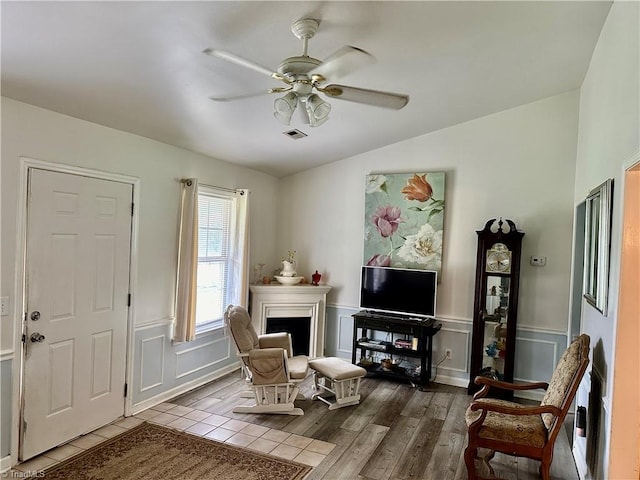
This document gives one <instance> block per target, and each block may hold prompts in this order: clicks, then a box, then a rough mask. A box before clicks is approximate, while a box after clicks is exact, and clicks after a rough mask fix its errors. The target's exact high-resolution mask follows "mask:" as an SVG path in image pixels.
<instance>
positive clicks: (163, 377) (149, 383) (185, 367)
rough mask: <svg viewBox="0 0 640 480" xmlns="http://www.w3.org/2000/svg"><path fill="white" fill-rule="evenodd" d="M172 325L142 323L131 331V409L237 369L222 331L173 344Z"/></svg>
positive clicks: (145, 406) (226, 337) (168, 396)
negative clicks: (132, 362) (133, 337)
mask: <svg viewBox="0 0 640 480" xmlns="http://www.w3.org/2000/svg"><path fill="white" fill-rule="evenodd" d="M171 329H172V324H171V323H167V322H165V321H158V322H157V324H156V325H155V326H154V325H153V324H150V323H145V324H144V325H142V326H141V327H140V328H136V331H135V340H134V341H135V346H134V359H133V361H134V364H133V371H134V373H133V376H134V378H133V388H132V389H131V394H132V395H133V410H134V411H139V409H141V408H143V407H144V408H147V407H148V406H151V405H153V404H155V403H160V402H163V401H165V400H167V399H168V398H170V397H171V396H175V395H179V394H180V393H183V392H186V391H188V390H190V389H192V388H195V387H197V386H198V385H201V384H204V383H206V382H207V381H210V380H212V379H213V378H216V377H217V376H221V375H223V374H226V373H228V372H229V371H230V370H232V369H233V368H236V365H238V366H239V363H238V358H237V356H236V354H235V347H232V345H231V343H230V342H229V337H228V336H227V335H226V334H225V330H224V329H222V328H221V329H218V330H214V331H211V332H206V333H203V334H200V335H198V337H197V338H196V339H195V340H194V341H193V342H185V343H180V344H176V345H174V344H173V342H172V341H171Z"/></svg>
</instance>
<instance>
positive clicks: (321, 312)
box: [249, 284, 331, 358]
mask: <svg viewBox="0 0 640 480" xmlns="http://www.w3.org/2000/svg"><path fill="white" fill-rule="evenodd" d="M249 290H250V291H251V323H252V324H253V328H254V329H255V330H256V332H258V333H259V334H263V333H265V332H266V331H267V318H283V317H305V318H310V319H311V329H310V331H311V333H310V338H309V357H310V358H316V357H322V356H324V337H325V309H326V303H327V293H329V290H331V287H330V286H329V285H280V284H272V285H250V286H249Z"/></svg>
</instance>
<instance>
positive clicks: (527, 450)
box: [464, 334, 589, 480]
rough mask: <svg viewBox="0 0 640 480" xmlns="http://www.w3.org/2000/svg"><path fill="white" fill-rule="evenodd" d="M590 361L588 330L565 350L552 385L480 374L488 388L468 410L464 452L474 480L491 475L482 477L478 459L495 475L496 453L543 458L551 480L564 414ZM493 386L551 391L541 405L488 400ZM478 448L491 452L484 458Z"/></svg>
mask: <svg viewBox="0 0 640 480" xmlns="http://www.w3.org/2000/svg"><path fill="white" fill-rule="evenodd" d="M588 364H589V336H588V335H584V334H583V335H580V336H579V337H578V338H576V339H575V340H574V341H573V342H571V345H569V347H568V348H567V349H566V350H565V352H564V354H563V355H562V358H560V361H559V362H558V365H557V366H556V369H555V371H554V372H553V376H552V377H551V381H550V382H549V383H548V384H547V383H546V382H536V383H524V384H513V383H508V382H501V381H498V380H494V379H491V378H488V377H476V378H475V380H474V382H475V383H476V384H477V385H482V389H481V390H480V391H478V393H476V394H475V395H474V397H473V401H472V402H471V405H470V406H469V408H468V409H467V412H466V414H465V420H466V423H467V427H468V433H469V443H468V445H467V448H466V449H465V451H464V460H465V463H466V466H467V474H468V478H469V480H476V479H478V480H481V479H484V478H485V477H479V476H477V475H476V465H475V460H476V459H480V460H482V462H483V463H484V465H485V467H486V468H487V469H488V470H489V472H490V475H491V477H492V478H493V477H495V473H494V471H493V468H491V465H489V461H490V460H491V459H492V458H493V456H494V454H495V452H496V451H497V452H501V453H504V454H507V455H513V456H516V457H527V458H531V459H534V460H539V461H540V462H541V463H540V475H541V476H542V478H543V480H548V479H549V470H550V468H551V461H552V459H553V446H554V443H555V440H556V438H557V436H558V434H559V433H560V431H561V429H562V428H563V422H564V418H565V416H566V415H567V411H568V410H569V408H570V407H571V403H572V402H573V398H574V396H575V394H576V391H577V389H578V385H579V384H580V380H581V379H582V376H583V375H584V373H585V371H586V369H587V365H588ZM491 387H495V388H501V389H506V390H515V391H523V390H531V389H536V388H543V389H545V390H546V393H545V395H544V397H543V399H542V401H541V402H540V405H538V406H527V405H523V404H520V403H514V402H509V401H506V400H498V399H492V398H488V397H487V395H488V393H489V389H490V388H491ZM478 448H485V449H488V450H489V452H488V454H486V455H484V456H482V457H479V456H478Z"/></svg>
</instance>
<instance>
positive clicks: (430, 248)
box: [398, 223, 442, 271]
mask: <svg viewBox="0 0 640 480" xmlns="http://www.w3.org/2000/svg"><path fill="white" fill-rule="evenodd" d="M398 256H400V257H401V258H403V259H404V260H406V261H408V262H412V263H417V264H420V265H424V266H425V268H426V269H428V270H438V271H439V270H440V267H441V264H442V230H438V231H436V230H434V228H433V227H432V226H431V225H429V224H428V223H427V224H426V225H423V226H422V227H421V228H420V230H419V231H418V233H416V234H414V235H407V239H406V240H405V241H404V244H403V245H402V246H401V247H400V250H398Z"/></svg>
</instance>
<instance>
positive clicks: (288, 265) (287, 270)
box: [280, 260, 296, 277]
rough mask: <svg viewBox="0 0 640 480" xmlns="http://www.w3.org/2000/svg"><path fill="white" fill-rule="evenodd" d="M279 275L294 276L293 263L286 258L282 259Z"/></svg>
mask: <svg viewBox="0 0 640 480" xmlns="http://www.w3.org/2000/svg"><path fill="white" fill-rule="evenodd" d="M280 275H281V276H283V277H295V276H296V271H295V270H294V269H293V263H292V262H288V261H287V260H283V261H282V271H281V272H280Z"/></svg>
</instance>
